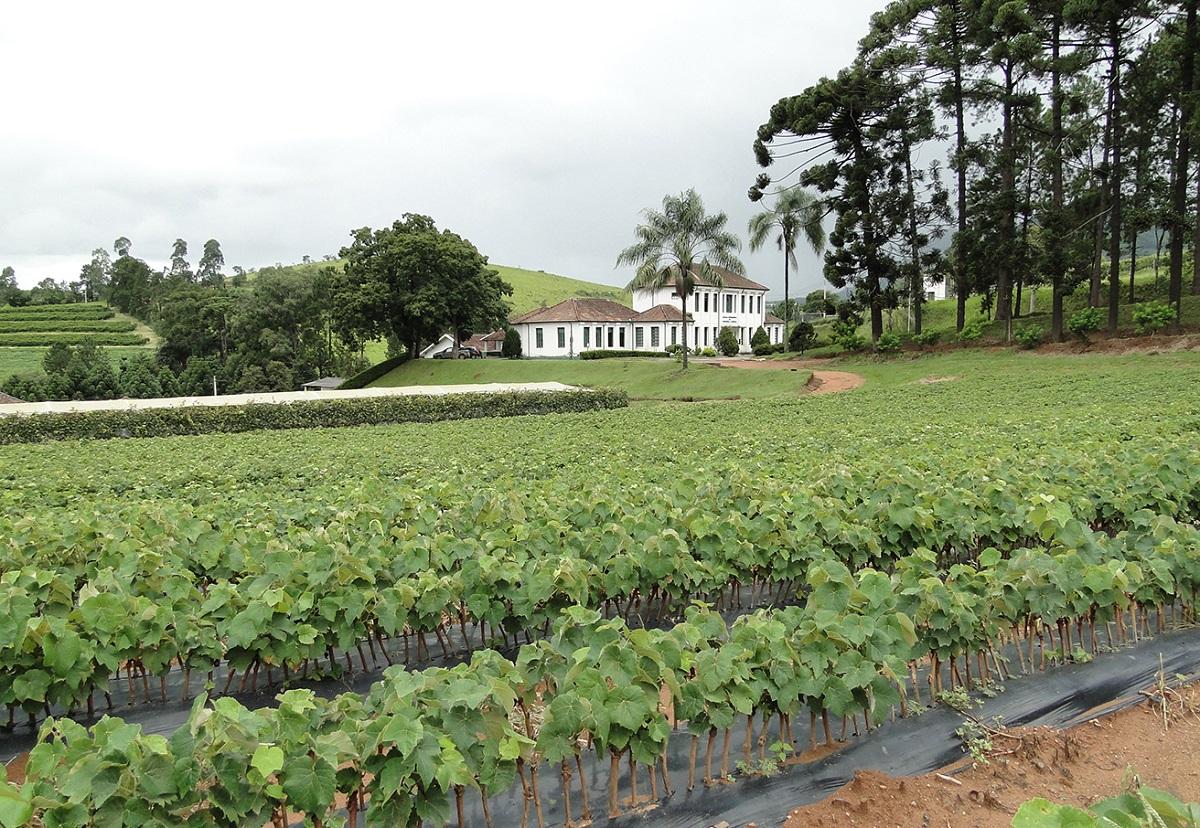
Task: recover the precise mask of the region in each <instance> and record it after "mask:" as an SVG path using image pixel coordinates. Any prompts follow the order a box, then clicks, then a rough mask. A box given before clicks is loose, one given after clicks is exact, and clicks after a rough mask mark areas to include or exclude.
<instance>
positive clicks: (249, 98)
mask: <svg viewBox="0 0 1200 828" xmlns="http://www.w3.org/2000/svg"><path fill="white" fill-rule="evenodd" d="M880 5H881V2H879V0H875V2H867V0H848V1H847V2H844V3H839V4H825V3H821V4H817V3H811V2H803V3H801V2H794V0H793V2H786V0H763V2H757V3H744V2H743V3H738V2H732V1H730V2H716V1H715V0H710V1H709V2H685V0H670V2H642V3H635V2H625V1H624V0H622V1H621V2H610V3H606V4H601V5H598V6H597V5H591V6H586V7H585V6H583V5H582V4H574V3H562V2H548V1H545V0H537V2H521V3H503V4H501V3H492V2H482V0H480V1H479V2H446V3H436V4H433V3H430V4H420V5H419V6H418V5H416V4H409V3H362V2H344V3H340V4H337V5H336V6H335V5H330V4H328V3H275V2H270V3H262V2H260V3H231V2H213V3H207V4H202V5H195V4H192V5H181V4H173V3H161V2H157V3H148V2H147V3H128V2H123V3H120V4H95V3H83V2H77V3H72V2H68V3H61V4H51V5H46V4H21V5H19V6H16V7H13V8H11V9H8V10H7V13H6V25H5V27H4V28H3V29H0V60H3V66H4V72H5V74H6V75H7V77H8V78H9V82H7V83H6V87H7V88H6V100H5V101H4V103H3V104H2V106H3V110H0V111H3V113H4V116H5V117H4V119H3V123H4V125H5V126H4V127H3V129H4V144H5V151H4V153H3V154H2V155H0V181H3V182H4V187H3V192H2V193H0V264H12V265H14V266H15V267H16V268H17V273H18V277H19V279H20V280H21V282H22V283H23V284H32V283H33V282H35V281H37V280H38V279H40V278H42V277H44V276H47V275H50V276H54V277H56V278H72V277H74V276H75V274H76V273H77V272H78V268H79V265H80V264H82V262H83V261H85V260H86V258H87V256H88V252H89V251H90V250H91V249H92V248H94V247H97V246H111V243H112V239H114V238H116V237H117V236H119V235H126V236H128V237H129V238H130V239H132V240H133V243H134V252H135V253H136V254H138V255H141V256H144V257H146V258H148V259H150V260H153V261H161V260H163V259H164V258H165V257H166V256H167V254H168V252H169V250H170V245H171V242H172V241H173V240H174V239H175V238H176V237H177V236H179V237H183V238H185V239H187V240H188V241H189V243H190V245H191V247H192V248H193V250H194V251H198V250H199V248H200V246H201V245H202V244H203V242H204V240H205V239H207V238H210V237H215V238H218V239H220V240H221V242H222V246H223V248H224V250H225V257H226V261H227V262H228V263H229V264H230V265H233V264H241V265H243V266H246V267H252V266H258V265H263V264H270V263H273V262H275V261H285V262H287V261H297V260H299V259H300V257H301V256H303V255H306V254H307V255H312V256H314V257H319V256H320V255H322V254H324V253H329V252H336V250H337V248H338V247H339V246H341V245H342V244H344V243H345V241H346V240H347V239H348V233H349V231H350V230H351V229H352V228H354V227H360V226H363V225H372V226H379V225H382V224H386V223H388V222H390V221H391V220H392V219H394V218H396V217H398V216H399V215H400V214H401V213H404V212H423V213H428V214H430V215H432V216H433V217H434V218H435V219H436V220H437V221H438V222H439V224H440V225H442V226H447V227H450V228H452V229H454V230H456V231H458V232H460V233H462V234H464V235H465V236H467V237H469V238H470V239H472V241H474V242H475V243H476V244H477V245H478V246H479V247H480V249H481V250H482V251H483V252H484V253H486V254H488V255H489V256H490V257H491V258H492V260H493V261H496V262H499V263H504V264H512V265H518V266H525V267H533V268H541V269H545V270H548V271H553V272H559V273H564V274H567V275H572V276H578V277H580V278H586V279H594V280H599V281H607V282H613V283H618V282H623V281H625V280H626V279H627V277H628V273H626V272H618V271H614V270H613V267H612V262H613V259H614V258H615V255H616V253H617V251H618V250H619V249H620V248H621V247H622V246H624V245H625V244H626V243H628V241H629V240H630V239H631V235H632V229H633V226H634V224H635V223H636V221H637V218H638V212H639V211H640V210H641V209H643V208H645V207H650V206H655V205H657V203H658V202H659V201H660V199H661V198H662V196H663V195H664V194H665V193H668V192H678V191H680V190H682V189H684V188H686V187H690V186H694V187H696V189H697V190H699V192H700V193H701V194H702V195H703V196H704V197H705V200H706V202H707V203H708V205H709V207H710V208H711V209H721V210H725V211H727V212H728V213H729V215H730V220H731V226H732V227H733V229H735V230H737V231H738V232H742V231H744V228H745V223H746V221H747V219H748V218H749V216H750V215H751V213H752V212H753V210H754V209H756V208H755V207H754V206H753V205H751V204H750V203H749V202H748V201H747V199H746V196H745V192H746V189H747V187H748V186H749V185H750V183H751V182H752V181H753V178H754V175H755V174H756V173H757V171H758V170H757V168H756V166H755V164H754V159H753V157H752V155H751V152H750V144H751V141H752V140H753V137H754V131H755V128H756V127H757V126H758V124H759V123H761V122H762V121H763V120H764V119H765V118H766V116H767V111H768V109H769V107H770V105H771V104H772V103H774V102H775V100H777V99H778V98H779V97H780V96H782V95H785V94H792V93H795V92H799V91H800V90H801V89H802V88H803V87H804V86H806V85H807V84H809V83H811V82H812V81H814V80H816V79H817V78H818V77H819V76H820V75H822V74H830V73H833V72H836V71H837V69H838V68H840V67H841V66H842V65H843V64H844V63H845V62H846V61H847V60H849V59H850V57H851V56H852V54H853V49H854V45H855V43H856V41H857V39H858V37H859V36H861V34H862V33H863V32H864V31H865V28H866V25H867V19H868V16H869V14H870V13H871V11H873V10H874V9H876V8H878V7H879V6H880ZM194 258H195V255H193V259H194ZM778 258H779V256H778V254H777V253H775V252H774V251H773V250H768V251H764V252H761V253H758V254H754V255H749V254H747V256H746V260H747V263H748V265H749V266H750V270H751V275H753V276H754V277H755V278H757V279H759V280H760V281H764V282H766V283H768V284H770V285H772V286H779V287H782V274H781V272H780V271H781V263H780V262H779V261H777V259H778ZM795 281H796V282H797V284H798V285H799V287H794V288H793V290H794V291H796V292H799V290H800V288H801V287H814V286H816V285H818V284H819V264H818V262H817V260H816V259H815V257H812V256H807V255H802V267H801V274H800V276H799V277H798V278H797V279H796V280H795Z"/></svg>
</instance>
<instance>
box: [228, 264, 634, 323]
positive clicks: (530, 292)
mask: <svg viewBox="0 0 1200 828" xmlns="http://www.w3.org/2000/svg"><path fill="white" fill-rule="evenodd" d="M490 266H491V267H492V268H493V269H495V270H498V271H499V272H500V278H502V279H503V280H504V281H506V282H508V283H509V284H510V285H512V288H513V293H512V296H510V297H508V303H509V305H511V306H512V312H513V314H514V315H515V314H519V313H525V312H526V311H531V310H533V309H534V308H538V307H542V306H545V305H554V304H557V303H558V302H561V301H562V300H564V299H569V298H571V297H572V296H601V297H604V298H605V299H612V300H614V301H616V302H624V303H626V304H628V303H629V302H630V296H629V292H628V291H626V290H624V289H623V288H619V287H615V286H613V285H604V284H600V283H599V282H587V281H584V280H583V279H572V278H571V277H569V276H559V275H558V274H556V273H546V272H545V271H543V270H526V269H525V268H521V267H508V266H507V265H498V264H492V265H490ZM322 267H334V268H337V269H338V270H340V269H341V268H342V262H341V260H340V259H339V260H338V261H334V262H308V263H307V264H305V263H301V264H294V265H284V269H285V270H294V271H297V272H300V273H304V272H309V271H315V270H318V269H320V268H322ZM248 275H249V276H250V278H253V277H254V274H253V273H250V274H248Z"/></svg>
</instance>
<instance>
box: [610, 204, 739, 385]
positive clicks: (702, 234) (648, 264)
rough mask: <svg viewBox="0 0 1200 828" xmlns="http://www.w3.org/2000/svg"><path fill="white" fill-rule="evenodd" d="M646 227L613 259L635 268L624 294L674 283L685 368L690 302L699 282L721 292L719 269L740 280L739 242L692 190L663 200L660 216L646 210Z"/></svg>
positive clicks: (723, 220)
mask: <svg viewBox="0 0 1200 828" xmlns="http://www.w3.org/2000/svg"><path fill="white" fill-rule="evenodd" d="M642 216H643V218H644V222H643V223H642V224H639V225H638V226H637V229H636V230H634V235H635V236H637V241H636V242H634V243H633V244H631V245H630V246H629V247H626V248H625V249H624V250H622V251H621V253H620V255H619V256H617V266H618V267H619V266H621V265H634V266H636V267H637V273H636V275H635V276H634V277H633V281H631V282H630V283H629V287H628V288H627V289H628V290H652V289H655V288H660V287H663V286H664V285H666V284H668V283H670V282H672V281H673V282H674V283H675V290H676V292H677V293H678V294H679V297H680V299H681V300H682V311H683V368H684V370H685V371H686V370H687V366H688V352H687V341H688V339H687V320H688V310H687V301H688V297H689V296H691V295H692V293H693V292H694V291H695V289H696V281H697V279H700V280H703V282H704V283H705V284H709V285H712V286H713V287H716V288H722V287H724V286H725V281H724V279H722V278H721V274H720V273H719V272H718V271H717V270H716V269H715V268H714V265H715V266H716V267H722V268H725V269H726V270H729V271H732V272H733V273H737V274H739V275H741V274H743V273H745V270H746V268H745V267H744V266H743V265H742V263H741V261H740V260H739V259H738V257H737V256H736V255H735V254H736V253H737V252H738V251H740V250H741V249H742V243H741V242H740V241H739V240H738V238H737V236H735V235H733V234H732V233H730V232H729V231H728V230H726V229H725V223H726V222H727V221H728V220H729V219H728V217H726V215H725V214H724V213H714V214H713V215H711V216H710V215H709V214H708V213H706V212H705V210H704V202H703V201H702V200H701V199H700V196H699V194H698V193H697V192H696V191H695V190H688V191H686V192H683V193H680V194H679V195H677V196H672V195H668V196H664V197H663V201H662V212H659V211H658V210H650V209H648V210H645V211H643V213H642Z"/></svg>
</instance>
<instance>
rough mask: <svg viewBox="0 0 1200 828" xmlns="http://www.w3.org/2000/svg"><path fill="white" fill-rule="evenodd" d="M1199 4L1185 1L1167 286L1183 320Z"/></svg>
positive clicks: (1198, 231)
mask: <svg viewBox="0 0 1200 828" xmlns="http://www.w3.org/2000/svg"><path fill="white" fill-rule="evenodd" d="M1198 4H1200V3H1198V0H1188V2H1187V3H1186V4H1185V5H1186V7H1187V24H1186V25H1185V27H1184V35H1183V59H1182V60H1181V61H1180V67H1179V69H1180V78H1179V100H1180V101H1181V103H1182V105H1181V107H1180V117H1179V141H1178V144H1177V149H1176V152H1175V170H1174V179H1175V180H1174V181H1173V182H1172V184H1171V186H1172V193H1171V245H1170V253H1169V255H1170V276H1169V287H1168V289H1167V290H1168V294H1169V296H1170V301H1171V302H1172V303H1173V304H1174V305H1175V321H1176V322H1180V321H1182V317H1183V234H1184V221H1185V220H1186V219H1185V216H1186V215H1187V201H1188V194H1187V182H1188V170H1189V167H1190V164H1191V135H1190V134H1189V132H1188V125H1189V124H1191V122H1192V118H1193V113H1194V112H1195V101H1194V100H1193V99H1192V97H1193V96H1192V91H1193V88H1194V86H1195V84H1196V49H1197V48H1200V43H1198V42H1197V35H1196V7H1197V5H1198ZM1197 221H1198V222H1200V218H1198V219H1197ZM1196 234H1197V238H1200V223H1198V224H1197V229H1196ZM1192 257H1193V259H1200V249H1197V250H1195V251H1194V252H1193V253H1192ZM1193 270H1194V268H1193ZM1198 282H1200V276H1197V275H1196V274H1195V272H1193V275H1192V292H1193V293H1196V292H1200V290H1198V288H1200V285H1198Z"/></svg>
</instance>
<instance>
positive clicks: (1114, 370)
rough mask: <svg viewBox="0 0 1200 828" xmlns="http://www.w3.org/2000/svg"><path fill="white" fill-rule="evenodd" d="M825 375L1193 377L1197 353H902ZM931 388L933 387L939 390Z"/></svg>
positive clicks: (901, 381) (882, 382) (902, 381)
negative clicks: (1158, 374) (1084, 373)
mask: <svg viewBox="0 0 1200 828" xmlns="http://www.w3.org/2000/svg"><path fill="white" fill-rule="evenodd" d="M822 367H828V368H829V369H830V370H839V371H853V372H855V373H857V374H861V375H862V376H863V377H865V378H866V385H865V386H864V387H867V388H874V387H883V386H893V385H914V384H918V383H920V380H922V379H926V378H933V377H954V378H956V379H971V378H975V377H982V376H989V375H995V374H1008V375H1014V376H1030V377H1040V378H1043V379H1044V378H1047V377H1057V376H1062V377H1067V376H1071V375H1074V374H1076V373H1078V372H1079V371H1093V372H1099V373H1105V374H1113V375H1121V374H1127V375H1133V374H1136V373H1138V372H1142V371H1148V372H1159V371H1169V372H1170V371H1181V370H1189V371H1195V370H1196V369H1197V368H1200V352H1195V351H1172V352H1161V353H1137V354H1123V355H1118V354H1092V353H1078V354H1063V353H1041V352H1036V351H1020V350H1015V349H1012V348H964V349H962V350H956V351H951V352H947V353H936V354H920V353H904V354H898V355H895V356H886V357H882V356H871V355H861V356H853V357H841V358H837V359H832V360H828V361H826V362H824V363H822ZM940 385H941V383H936V384H935V386H940Z"/></svg>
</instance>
